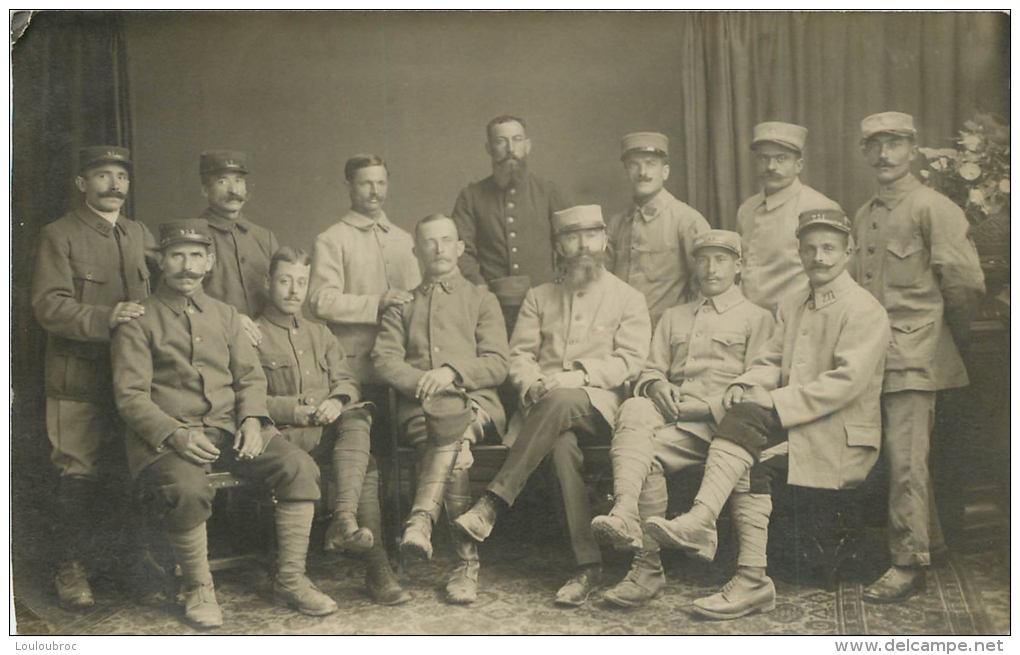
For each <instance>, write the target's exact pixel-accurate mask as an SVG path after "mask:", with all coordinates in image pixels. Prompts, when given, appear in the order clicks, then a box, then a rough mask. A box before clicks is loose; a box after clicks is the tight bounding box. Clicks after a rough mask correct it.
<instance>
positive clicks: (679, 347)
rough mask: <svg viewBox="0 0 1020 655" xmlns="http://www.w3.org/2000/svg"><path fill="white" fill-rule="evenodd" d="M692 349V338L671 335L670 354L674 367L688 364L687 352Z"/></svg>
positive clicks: (685, 335)
mask: <svg viewBox="0 0 1020 655" xmlns="http://www.w3.org/2000/svg"><path fill="white" fill-rule="evenodd" d="M689 348H690V337H689V335H687V334H671V335H670V336H669V353H670V357H671V358H672V364H671V368H672V367H680V366H683V365H684V363H686V362H687V351H688V349H689Z"/></svg>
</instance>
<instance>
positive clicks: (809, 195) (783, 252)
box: [737, 121, 840, 314]
mask: <svg viewBox="0 0 1020 655" xmlns="http://www.w3.org/2000/svg"><path fill="white" fill-rule="evenodd" d="M807 133H808V130H807V128H806V127H802V126H800V125H793V124H791V123H780V122H777V121H770V122H767V123H759V124H758V125H755V126H754V134H753V136H752V139H751V151H752V153H753V154H754V166H755V172H756V173H757V175H758V183H759V184H760V185H761V191H759V192H758V193H756V194H754V195H753V196H751V197H750V198H748V199H747V200H745V201H744V203H743V204H742V205H740V209H738V210H737V232H739V233H740V236H741V237H742V238H743V245H744V268H743V270H742V271H741V272H740V279H741V284H742V286H743V289H744V295H745V296H747V298H748V300H750V301H751V302H753V303H755V304H756V305H759V306H761V307H764V308H765V309H767V310H769V311H770V312H772V313H773V314H774V313H775V311H776V308H777V307H779V302H780V301H781V300H782V299H783V298H784V297H786V296H788V295H790V294H791V293H798V292H801V291H807V288H808V281H807V275H806V274H805V273H804V267H803V266H801V263H800V257H799V256H798V255H797V248H798V244H797V237H796V236H794V233H795V232H796V231H797V217H799V216H800V215H801V213H803V212H805V211H807V210H809V209H840V206H839V204H837V203H836V202H835V201H834V200H830V199H829V198H826V197H825V196H824V195H822V194H821V193H819V192H818V191H815V190H814V189H812V188H811V187H809V186H806V185H805V184H803V183H802V182H801V181H800V177H799V176H800V174H801V172H802V171H803V170H804V143H805V142H806V140H807Z"/></svg>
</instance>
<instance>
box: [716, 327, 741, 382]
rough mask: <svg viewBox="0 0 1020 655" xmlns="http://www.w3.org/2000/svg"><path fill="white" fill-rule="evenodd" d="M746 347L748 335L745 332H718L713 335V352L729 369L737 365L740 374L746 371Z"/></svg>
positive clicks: (722, 364)
mask: <svg viewBox="0 0 1020 655" xmlns="http://www.w3.org/2000/svg"><path fill="white" fill-rule="evenodd" d="M746 348H747V336H746V335H745V334H744V333H743V332H717V333H716V334H713V335H712V354H713V355H715V356H716V357H717V358H718V359H719V361H720V362H721V366H724V367H726V368H727V370H728V369H729V367H730V366H736V367H737V368H738V370H737V371H736V372H737V373H738V374H740V373H743V372H744V350H745V349H746Z"/></svg>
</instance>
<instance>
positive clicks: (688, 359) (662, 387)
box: [591, 230, 775, 607]
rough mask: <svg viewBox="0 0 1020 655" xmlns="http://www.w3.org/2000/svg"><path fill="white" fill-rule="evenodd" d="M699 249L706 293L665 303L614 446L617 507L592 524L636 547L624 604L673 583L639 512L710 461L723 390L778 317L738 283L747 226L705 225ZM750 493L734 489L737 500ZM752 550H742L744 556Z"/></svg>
mask: <svg viewBox="0 0 1020 655" xmlns="http://www.w3.org/2000/svg"><path fill="white" fill-rule="evenodd" d="M692 254H693V256H694V271H695V274H696V275H697V278H698V285H699V288H700V290H701V295H700V297H699V298H698V299H697V300H695V301H694V302H690V303H687V304H684V305H679V306H677V307H673V308H672V309H669V310H667V311H666V313H665V314H663V316H662V319H661V320H660V321H659V324H658V326H656V328H655V336H654V337H652V346H651V351H650V353H649V357H648V364H647V366H646V368H645V371H644V372H643V373H641V376H640V377H639V378H638V381H637V384H636V385H635V390H634V391H635V396H636V397H635V398H631V399H630V400H628V401H627V402H625V403H624V404H623V407H622V408H620V414H619V416H617V418H616V432H615V433H614V434H613V443H612V447H611V450H610V454H611V455H612V459H613V495H614V497H615V498H614V504H613V509H612V511H610V513H609V515H608V516H597V517H595V519H594V520H593V521H592V523H591V527H592V531H593V532H594V533H595V538H596V539H598V540H599V542H601V543H603V544H606V545H611V546H615V547H617V548H623V549H636V550H637V554H636V555H635V556H634V561H633V563H632V565H631V570H630V572H629V573H628V574H627V577H626V578H624V580H623V581H622V582H620V583H619V584H618V585H616V586H615V587H613V588H612V589H610V590H609V591H607V592H606V594H605V596H604V598H605V600H606V602H608V603H610V604H612V605H617V606H620V607H639V606H641V605H644V604H645V603H647V602H648V601H650V600H651V599H652V598H654V597H656V596H657V595H658V594H659V592H660V591H661V590H662V587H663V585H665V584H666V577H665V575H664V573H663V570H662V562H661V561H660V559H659V544H658V543H656V542H655V540H654V539H651V538H650V537H649V536H648V535H647V534H646V535H642V534H641V519H644V520H647V519H648V518H650V517H652V516H664V515H665V514H666V504H667V501H668V498H667V496H666V478H665V474H667V473H674V472H677V471H681V470H683V469H685V468H687V467H690V466H698V465H701V464H704V462H705V457H706V456H707V455H708V446H709V443H711V441H712V436H713V434H714V433H715V430H716V428H717V427H718V424H719V421H720V420H722V417H723V409H722V395H723V392H724V391H725V390H726V387H727V386H728V385H729V384H730V382H732V381H733V379H734V378H736V377H737V376H738V375H740V374H741V373H743V372H744V369H745V368H746V367H747V365H748V364H749V363H750V362H751V360H752V359H753V358H754V355H755V354H756V353H757V352H758V350H759V349H760V347H761V346H762V344H764V343H765V342H766V341H767V340H768V338H769V337H770V336H771V335H772V328H773V325H774V324H775V321H773V319H772V314H771V313H769V312H768V311H766V310H764V309H762V308H761V307H758V306H757V305H755V304H754V303H752V302H751V301H749V300H747V299H745V298H744V295H743V293H741V291H740V287H738V286H736V285H735V284H734V281H735V277H736V276H737V275H738V274H739V273H740V269H741V266H742V264H743V261H742V259H741V254H740V235H738V234H737V233H736V232H728V231H726V230H709V231H708V232H702V233H701V234H699V235H697V236H696V237H695V238H694V244H693V248H692ZM744 496H746V494H738V495H734V499H733V506H734V508H737V507H738V502H742V501H743V500H744ZM738 497H739V499H740V501H738ZM639 498H640V499H639ZM639 515H640V519H639ZM741 517H742V514H741V513H740V511H739V510H736V511H734V518H735V520H736V522H737V532H738V534H743V533H745V532H746V529H744V526H743V525H742V520H741ZM753 556H754V555H753V554H752V553H751V552H750V550H749V549H745V548H741V549H740V561H741V562H742V563H744V562H745V561H750V559H751V558H753Z"/></svg>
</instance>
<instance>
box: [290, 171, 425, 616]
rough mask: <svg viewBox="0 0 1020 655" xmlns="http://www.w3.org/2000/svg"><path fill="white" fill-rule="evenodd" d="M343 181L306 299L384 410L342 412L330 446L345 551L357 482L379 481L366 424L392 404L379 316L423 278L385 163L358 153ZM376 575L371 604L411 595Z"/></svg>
mask: <svg viewBox="0 0 1020 655" xmlns="http://www.w3.org/2000/svg"><path fill="white" fill-rule="evenodd" d="M344 179H345V182H346V185H347V189H348V193H349V195H350V199H351V209H350V211H348V212H347V213H346V214H344V215H343V216H342V217H341V218H340V220H339V221H338V222H337V223H336V224H335V225H333V226H332V227H330V228H329V229H327V230H326V231H325V232H323V233H322V234H320V235H319V236H318V237H316V239H315V246H314V248H313V250H312V276H311V280H310V281H309V284H308V298H309V304H310V306H311V310H312V314H313V315H314V316H315V317H316V318H318V319H320V320H323V321H325V322H326V323H327V324H328V325H329V329H330V330H332V332H333V334H335V335H336V338H337V340H339V341H340V345H341V346H342V347H343V350H344V352H345V353H347V363H348V364H349V365H350V368H351V370H352V371H353V372H354V375H355V377H356V378H357V379H358V382H359V384H360V385H361V393H362V397H363V398H364V399H365V400H366V401H369V402H370V403H372V404H374V405H375V406H376V407H378V408H380V409H382V411H377V412H376V414H375V416H374V417H373V415H372V412H371V409H370V406H366V407H362V408H359V409H355V410H352V411H351V412H349V413H348V415H346V416H345V420H344V422H343V425H342V427H341V430H340V433H339V436H338V439H337V446H336V449H335V450H334V459H333V467H334V470H335V473H336V475H337V476H338V479H339V480H342V481H343V482H342V484H341V485H340V486H339V488H338V489H337V492H336V493H337V495H336V497H335V499H334V500H335V503H334V508H335V511H334V515H333V521H332V522H331V523H330V528H329V530H328V531H327V533H326V547H327V549H330V550H332V549H337V550H346V549H348V548H349V546H350V544H351V543H352V540H354V539H355V538H356V535H357V534H358V532H359V530H360V529H361V527H360V526H359V525H358V522H357V520H356V519H357V515H358V511H359V509H358V508H359V506H360V504H361V495H362V494H361V491H362V487H363V485H364V484H365V480H366V479H368V480H369V481H371V480H373V479H377V478H376V477H375V476H376V473H375V471H376V470H377V468H376V463H375V459H374V457H373V456H372V455H371V454H370V445H371V437H370V428H371V426H372V424H373V421H375V423H376V424H377V425H380V424H382V421H383V420H385V417H386V416H387V412H386V411H385V409H384V408H386V407H388V405H389V398H388V388H387V387H386V386H385V385H384V384H382V380H381V379H380V377H379V374H378V373H377V372H376V370H375V367H374V366H373V365H372V346H373V345H375V338H376V335H377V334H378V332H379V320H380V317H381V316H382V315H383V313H384V312H386V310H387V309H388V308H390V307H393V306H399V305H403V304H406V303H408V302H410V301H411V300H412V298H413V296H412V294H411V292H410V291H409V289H414V288H415V287H417V286H418V285H419V284H420V283H421V272H420V271H419V270H418V260H417V259H415V257H414V242H413V239H412V238H411V235H410V234H408V233H407V232H406V231H404V230H402V229H400V228H399V227H397V226H396V225H394V224H393V223H392V222H390V219H389V218H388V217H387V216H386V212H385V211H384V210H383V206H384V205H385V203H386V196H387V193H388V190H389V179H390V176H389V169H388V168H387V166H386V162H385V161H383V159H382V158H381V157H378V156H376V155H355V156H354V157H351V158H350V159H348V160H347V163H346V164H345V165H344ZM355 413H356V415H355ZM356 418H357V419H358V420H355V419H356ZM377 431H378V432H379V433H380V434H382V433H383V432H382V431H379V430H377ZM366 472H367V473H366ZM366 475H367V478H366ZM374 540H375V542H376V543H378V544H384V543H385V538H384V536H383V535H374ZM382 570H383V569H382V568H381V566H380V571H382ZM378 579H379V580H380V584H379V585H377V586H376V587H374V589H375V591H374V592H373V598H374V599H375V600H376V602H379V603H383V604H397V603H402V602H404V601H406V600H407V599H408V598H409V596H408V594H407V593H406V592H404V591H403V590H402V589H400V587H399V586H398V585H397V584H396V578H394V577H393V576H392V574H390V575H388V576H380V577H379V578H378Z"/></svg>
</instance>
